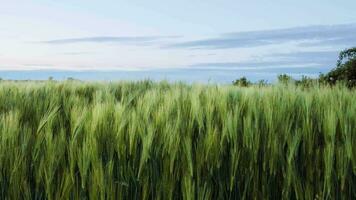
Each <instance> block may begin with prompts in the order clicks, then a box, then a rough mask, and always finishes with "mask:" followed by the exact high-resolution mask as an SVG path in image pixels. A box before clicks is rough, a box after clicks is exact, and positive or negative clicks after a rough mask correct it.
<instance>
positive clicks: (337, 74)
mask: <svg viewBox="0 0 356 200" xmlns="http://www.w3.org/2000/svg"><path fill="white" fill-rule="evenodd" d="M277 78H278V82H279V83H282V84H296V85H301V86H312V85H315V84H323V85H331V86H332V85H335V84H337V83H342V84H344V85H346V86H347V87H349V88H353V87H355V86H356V47H353V48H350V49H346V50H343V51H341V52H340V54H339V59H338V60H337V64H336V67H335V68H334V69H332V70H331V71H330V72H328V73H326V74H323V73H321V74H320V75H319V77H318V78H310V77H307V76H302V78H301V79H299V80H296V79H293V78H292V77H291V76H289V75H287V74H280V75H278V77H277ZM232 83H233V85H237V86H242V87H247V86H250V85H259V86H265V85H268V82H267V81H266V80H259V81H258V82H255V83H252V82H251V81H249V80H248V79H247V78H246V77H244V76H243V77H241V78H239V79H236V80H234V81H233V82H232Z"/></svg>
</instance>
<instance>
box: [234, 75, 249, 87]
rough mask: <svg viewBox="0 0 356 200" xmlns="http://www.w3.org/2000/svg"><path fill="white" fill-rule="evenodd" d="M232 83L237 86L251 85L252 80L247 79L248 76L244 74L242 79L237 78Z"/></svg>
mask: <svg viewBox="0 0 356 200" xmlns="http://www.w3.org/2000/svg"><path fill="white" fill-rule="evenodd" d="M232 84H233V85H236V86H241V87H247V86H249V85H251V82H250V81H249V80H247V78H246V77H244V76H243V77H241V78H240V79H236V80H235V81H233V82H232Z"/></svg>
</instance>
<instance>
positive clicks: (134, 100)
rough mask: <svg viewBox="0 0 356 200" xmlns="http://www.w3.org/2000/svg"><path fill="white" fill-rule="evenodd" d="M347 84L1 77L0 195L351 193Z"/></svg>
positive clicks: (354, 114)
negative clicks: (236, 84)
mask: <svg viewBox="0 0 356 200" xmlns="http://www.w3.org/2000/svg"><path fill="white" fill-rule="evenodd" d="M355 100H356V92H355V90H353V91H352V90H348V89H346V88H345V87H342V86H339V87H334V88H329V87H318V86H315V87H313V88H298V87H294V86H278V85H277V86H267V87H260V88H259V87H249V88H239V87H233V86H216V85H185V84H182V83H175V84H168V83H166V82H161V83H152V82H150V81H142V82H122V83H110V84H109V83H106V84H105V83H79V82H73V81H67V82H41V83H32V82H25V83H21V82H17V83H13V82H4V81H3V82H1V83H0V199H355V198H356V135H355V134H356V102H355Z"/></svg>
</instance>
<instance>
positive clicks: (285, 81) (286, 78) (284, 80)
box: [277, 74, 293, 84]
mask: <svg viewBox="0 0 356 200" xmlns="http://www.w3.org/2000/svg"><path fill="white" fill-rule="evenodd" d="M277 79H278V82H279V83H281V84H289V83H291V82H292V81H293V78H292V77H291V76H289V75H287V74H280V75H278V77H277Z"/></svg>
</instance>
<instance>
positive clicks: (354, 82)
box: [320, 47, 356, 87]
mask: <svg viewBox="0 0 356 200" xmlns="http://www.w3.org/2000/svg"><path fill="white" fill-rule="evenodd" d="M320 80H321V81H323V82H327V83H329V84H331V85H334V84H336V83H337V82H344V83H345V84H346V85H347V86H348V87H355V86H356V47H354V48H350V49H346V50H344V51H341V52H340V55H339V60H338V61H337V65H336V68H334V69H333V70H331V71H330V72H329V73H327V74H326V75H321V76H320Z"/></svg>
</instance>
